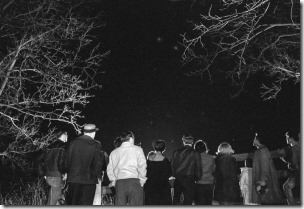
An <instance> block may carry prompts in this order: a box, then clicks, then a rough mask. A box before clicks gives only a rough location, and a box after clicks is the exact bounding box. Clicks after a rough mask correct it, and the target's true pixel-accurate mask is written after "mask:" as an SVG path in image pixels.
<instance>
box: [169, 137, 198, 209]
mask: <svg viewBox="0 0 304 209" xmlns="http://www.w3.org/2000/svg"><path fill="white" fill-rule="evenodd" d="M182 140H183V144H184V147H182V148H180V149H178V150H176V151H174V152H173V155H172V158H171V167H172V176H173V177H175V181H174V198H173V204H175V205H178V204H179V202H180V196H181V194H182V193H183V194H184V201H183V204H184V205H192V203H193V201H194V198H195V193H194V192H195V181H197V180H199V179H200V178H201V177H202V160H201V155H200V153H199V152H197V151H196V150H194V149H193V147H192V144H193V141H194V140H193V138H192V136H190V135H184V136H183V138H182Z"/></svg>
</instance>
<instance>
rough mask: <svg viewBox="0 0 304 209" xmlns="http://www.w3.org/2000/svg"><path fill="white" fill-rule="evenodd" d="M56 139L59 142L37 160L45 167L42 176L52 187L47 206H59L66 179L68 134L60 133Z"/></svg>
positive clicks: (53, 144)
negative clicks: (65, 163)
mask: <svg viewBox="0 0 304 209" xmlns="http://www.w3.org/2000/svg"><path fill="white" fill-rule="evenodd" d="M56 137H57V140H56V141H55V142H54V143H52V144H51V145H49V146H48V147H47V149H46V150H45V151H44V152H43V153H42V154H41V155H40V156H39V157H38V159H37V162H39V163H41V165H44V166H43V171H42V172H43V173H41V174H42V175H43V176H44V178H45V180H46V183H47V184H48V185H49V186H50V190H49V194H48V201H47V205H59V199H60V197H61V195H62V189H63V187H64V185H65V182H64V181H65V178H66V171H65V167H64V160H65V150H66V142H67V138H68V134H67V132H66V131H58V133H57V134H56Z"/></svg>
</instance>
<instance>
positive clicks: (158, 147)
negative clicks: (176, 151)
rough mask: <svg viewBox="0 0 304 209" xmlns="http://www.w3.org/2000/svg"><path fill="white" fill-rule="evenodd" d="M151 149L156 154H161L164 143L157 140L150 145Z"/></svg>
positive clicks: (164, 146)
mask: <svg viewBox="0 0 304 209" xmlns="http://www.w3.org/2000/svg"><path fill="white" fill-rule="evenodd" d="M152 146H153V149H154V150H155V151H158V152H163V151H165V149H166V142H165V141H163V140H157V141H156V142H154V143H153V144H152Z"/></svg>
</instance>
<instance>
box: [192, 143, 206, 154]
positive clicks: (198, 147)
mask: <svg viewBox="0 0 304 209" xmlns="http://www.w3.org/2000/svg"><path fill="white" fill-rule="evenodd" d="M194 149H195V150H196V151H198V152H199V153H203V152H206V153H207V152H208V151H209V150H208V147H207V144H206V142H204V141H202V140H198V141H196V142H195V144H194Z"/></svg>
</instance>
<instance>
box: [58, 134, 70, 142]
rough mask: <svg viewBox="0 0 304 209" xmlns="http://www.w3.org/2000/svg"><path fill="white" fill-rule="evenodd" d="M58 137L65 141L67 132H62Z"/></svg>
mask: <svg viewBox="0 0 304 209" xmlns="http://www.w3.org/2000/svg"><path fill="white" fill-rule="evenodd" d="M59 139H60V140H61V141H63V142H67V141H68V133H67V132H64V133H63V134H61V136H60V137H59Z"/></svg>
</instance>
